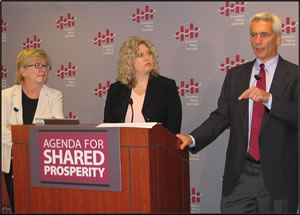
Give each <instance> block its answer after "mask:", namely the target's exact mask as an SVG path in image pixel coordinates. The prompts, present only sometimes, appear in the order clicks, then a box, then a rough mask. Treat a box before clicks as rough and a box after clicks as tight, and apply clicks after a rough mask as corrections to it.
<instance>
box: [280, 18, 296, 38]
mask: <svg viewBox="0 0 300 215" xmlns="http://www.w3.org/2000/svg"><path fill="white" fill-rule="evenodd" d="M285 23H286V24H283V23H282V32H285V33H286V34H290V33H295V32H296V25H298V22H297V23H296V22H295V21H291V18H290V17H286V19H285Z"/></svg>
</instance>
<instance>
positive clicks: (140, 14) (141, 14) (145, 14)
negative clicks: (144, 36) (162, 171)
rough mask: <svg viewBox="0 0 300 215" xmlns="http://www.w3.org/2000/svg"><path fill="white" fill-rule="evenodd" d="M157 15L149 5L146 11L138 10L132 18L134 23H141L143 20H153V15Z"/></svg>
mask: <svg viewBox="0 0 300 215" xmlns="http://www.w3.org/2000/svg"><path fill="white" fill-rule="evenodd" d="M154 13H155V10H153V9H151V8H150V7H149V5H146V6H145V11H143V10H141V9H140V8H137V9H136V13H135V14H132V16H131V17H130V18H131V19H132V21H136V22H137V23H140V22H141V20H142V19H143V20H152V19H153V14H154Z"/></svg>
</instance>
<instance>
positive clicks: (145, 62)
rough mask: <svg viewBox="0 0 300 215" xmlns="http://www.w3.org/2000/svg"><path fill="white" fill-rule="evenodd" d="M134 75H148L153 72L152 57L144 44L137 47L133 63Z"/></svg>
mask: <svg viewBox="0 0 300 215" xmlns="http://www.w3.org/2000/svg"><path fill="white" fill-rule="evenodd" d="M133 65H134V69H135V72H136V73H150V72H151V71H152V70H153V57H152V53H151V51H150V49H149V48H148V47H147V46H146V45H145V44H140V45H139V51H138V57H137V58H136V59H135V60H134V62H133Z"/></svg>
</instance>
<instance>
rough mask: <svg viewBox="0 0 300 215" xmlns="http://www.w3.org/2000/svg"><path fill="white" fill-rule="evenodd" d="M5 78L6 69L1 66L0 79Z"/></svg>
mask: <svg viewBox="0 0 300 215" xmlns="http://www.w3.org/2000/svg"><path fill="white" fill-rule="evenodd" d="M6 77H7V69H6V68H5V67H4V66H3V65H1V78H6Z"/></svg>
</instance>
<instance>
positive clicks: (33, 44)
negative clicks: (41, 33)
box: [22, 35, 42, 49]
mask: <svg viewBox="0 0 300 215" xmlns="http://www.w3.org/2000/svg"><path fill="white" fill-rule="evenodd" d="M41 42H42V40H41V39H39V38H38V37H37V36H36V35H34V36H33V39H30V38H28V37H27V38H26V42H25V43H23V46H22V47H23V49H29V48H35V49H36V48H40V43H41Z"/></svg>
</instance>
